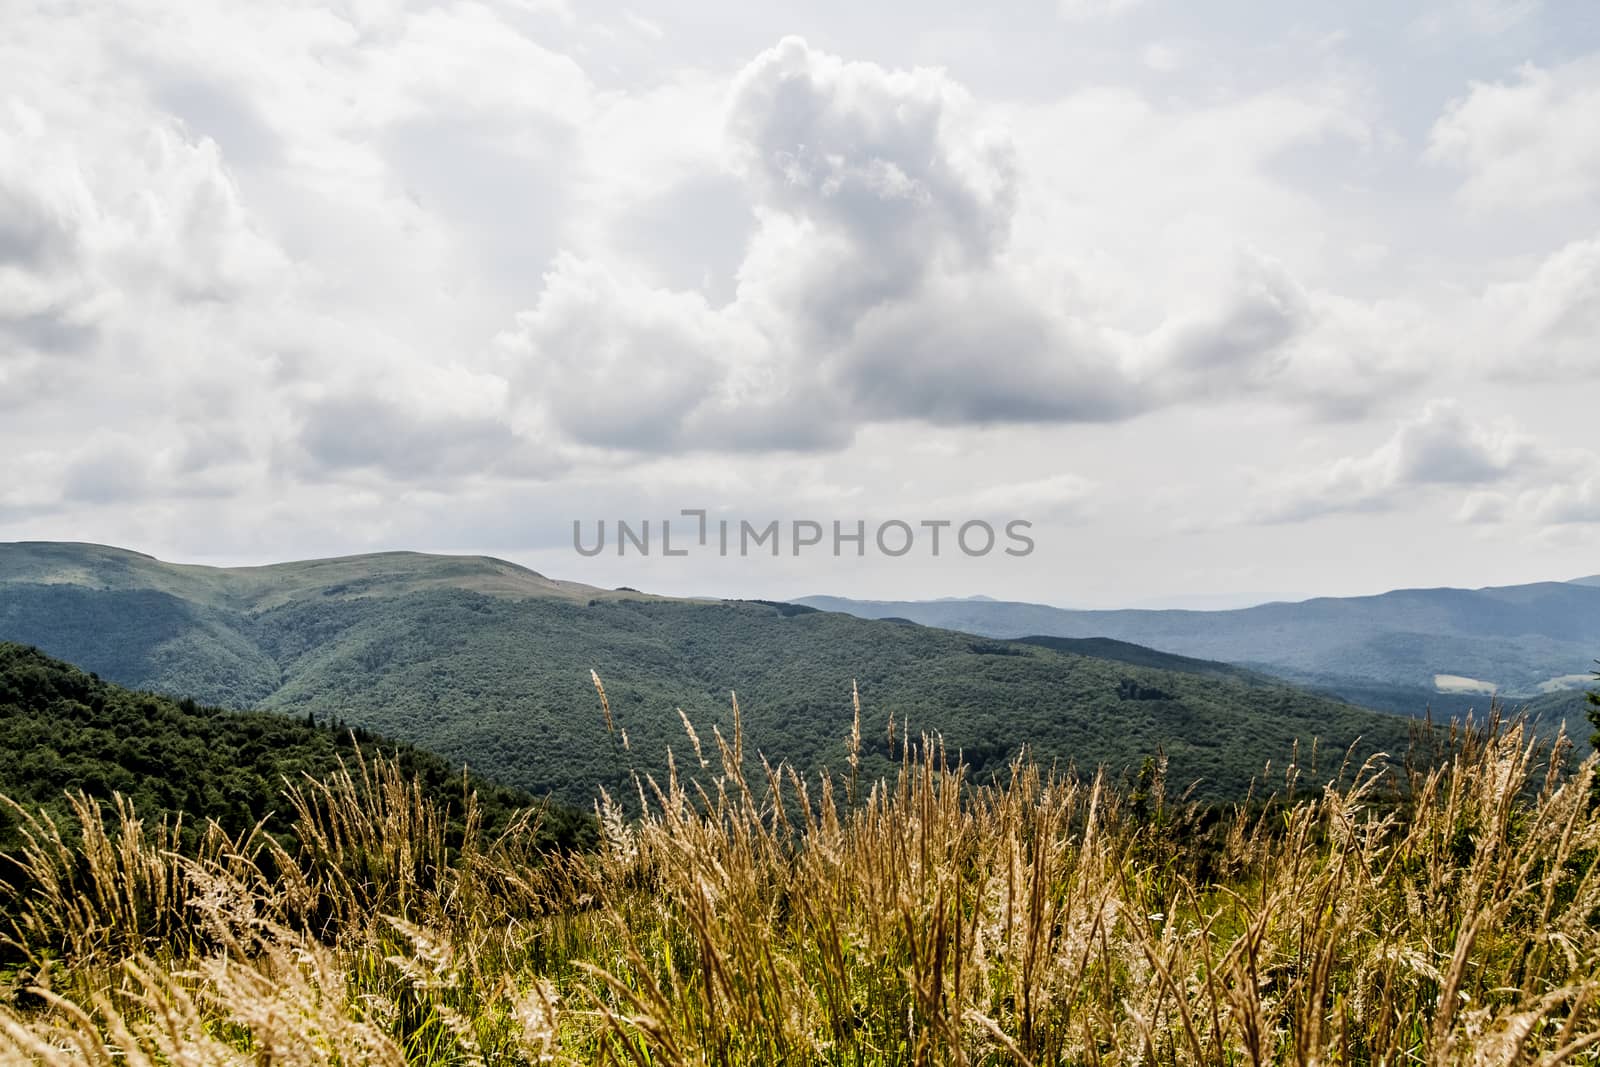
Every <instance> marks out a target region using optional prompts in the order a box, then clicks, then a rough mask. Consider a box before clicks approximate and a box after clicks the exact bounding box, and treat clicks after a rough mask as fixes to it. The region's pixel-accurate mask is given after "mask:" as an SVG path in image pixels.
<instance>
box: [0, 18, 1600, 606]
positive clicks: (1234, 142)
mask: <svg viewBox="0 0 1600 1067" xmlns="http://www.w3.org/2000/svg"><path fill="white" fill-rule="evenodd" d="M0 20H3V24H4V26H5V32H4V33H3V34H0V457H3V459H4V463H3V466H0V540H15V539H64V540H89V541H99V542H105V543H113V544H119V545H124V546H127V547H132V548H137V549H140V550H143V551H147V552H151V553H154V554H156V555H159V556H161V557H163V558H168V559H176V560H184V561H203V562H225V563H255V562H269V561H275V560H281V559H289V558H301V557H307V556H313V555H334V554H345V553H352V552H360V551H369V550H375V549H382V548H416V549H425V550H435V551H475V552H488V553H492V554H495V555H499V556H504V557H507V558H511V559H515V560H518V561H520V562H524V563H528V564H530V565H533V566H535V567H537V568H539V569H540V570H543V571H545V572H546V573H549V574H551V575H553V576H557V577H566V578H574V579H578V580H584V581H590V582H594V583H597V584H603V585H617V584H624V583H626V584H629V585H634V586H639V587H647V588H651V589H656V590H660V591H663V592H672V593H718V594H728V595H759V596H778V597H783V596H796V595H802V594H805V593H820V592H829V593H840V594H849V595H872V596H914V597H932V596H946V595H964V594H970V593H979V592H982V593H988V594H991V595H995V596H1002V597H1015V598H1023V599H1030V600H1038V601H1047V602H1052V603H1060V604H1068V605H1079V604H1082V605H1110V604H1149V603H1185V604H1199V603H1209V602H1215V601H1214V599H1208V598H1216V597H1219V596H1220V597H1223V598H1226V599H1229V600H1230V601H1236V600H1238V599H1249V598H1252V597H1261V596H1270V595H1284V594H1292V595H1311V594H1352V593H1363V592H1372V591H1377V590H1380V589H1385V588H1391V587H1396V586H1405V585H1442V584H1450V585H1469V586H1477V585H1486V584H1501V583H1509V582H1517V581H1531V580H1541V579H1550V578H1567V577H1574V576H1577V575H1580V574H1589V573H1594V572H1597V571H1600V434H1597V433H1596V432H1595V427H1596V426H1597V425H1600V121H1597V120H1596V116H1597V115H1600V7H1597V5H1595V4H1594V3H1593V0H1544V2H1542V3H1541V2H1540V0H1432V2H1429V3H1418V4H1395V3H1392V2H1389V0H1381V2H1371V3H1348V2H1341V3H1326V4H1283V3H1267V2H1248V3H1247V2H1217V3H1207V4H1192V3H1188V2H1186V0H1041V2H1032V0H1029V2H1019V3H1013V4H1010V5H975V4H970V3H959V4H958V3H953V2H948V0H922V2H919V3H915V4H907V3H886V4H873V5H867V4H861V3H859V2H843V0H821V2H818V3H812V4H807V5H779V4H773V3H769V2H764V0H751V2H745V3H738V4H735V3H732V2H729V0H718V2H716V3H710V2H707V0H685V2H684V3H677V4H673V5H672V6H671V7H670V8H665V7H663V8H662V9H657V8H653V7H646V6H643V5H641V6H634V7H628V6H624V5H618V4H614V3H611V2H609V0H595V2H589V3H584V4H579V3H577V2H576V0H571V2H568V0H485V2H446V3H437V4H425V3H413V4H404V3H398V2H394V0H333V2H319V3H313V4H299V3H294V2H281V3H251V4H230V3H213V4H197V3H192V2H191V3H176V2H172V0H124V2H119V3H116V4H82V3H76V2H65V0H44V2H34V0H0ZM684 508H705V509H708V510H709V512H710V514H711V516H712V517H713V518H715V517H718V516H722V517H731V518H734V519H738V518H749V519H754V520H757V521H758V522H761V523H764V522H766V521H767V520H769V519H780V520H785V521H788V520H792V519H797V518H799V519H812V520H816V521H819V522H822V523H825V524H826V523H831V522H832V521H835V520H839V521H842V522H844V523H845V524H846V528H847V529H850V528H853V527H854V524H855V523H856V522H857V521H864V522H867V523H869V527H868V528H869V530H871V529H873V528H875V526H876V524H878V523H881V522H883V521H885V520H887V519H901V520H903V521H906V522H907V523H909V524H912V525H913V526H915V525H916V524H917V523H920V522H922V521H924V520H937V519H949V520H952V521H955V522H961V521H964V520H968V519H974V518H985V519H988V520H990V521H993V522H995V523H997V524H998V523H1001V522H1004V521H1006V520H1009V519H1013V518H1021V519H1026V520H1028V521H1030V522H1032V523H1033V528H1032V530H1033V536H1034V539H1035V543H1036V548H1035V550H1034V552H1033V553H1032V554H1031V555H1028V556H1025V557H1008V556H1005V555H1003V554H1002V553H1000V552H998V551H996V552H993V553H991V554H989V555H987V556H981V557H971V558H969V557H966V556H964V555H962V554H961V553H959V552H956V553H952V552H950V551H949V550H948V545H947V547H946V550H945V551H944V552H943V553H942V554H941V555H940V556H939V557H937V558H935V557H933V556H932V554H931V552H930V551H928V549H927V545H926V541H925V540H924V541H923V542H920V543H919V544H918V545H917V547H916V548H915V549H914V550H913V551H912V552H911V553H908V554H907V555H905V556H903V557H900V558H895V559H888V558H884V557H883V556H882V555H880V554H878V553H877V552H876V551H869V552H868V554H867V555H866V557H864V558H857V557H855V556H854V555H849V554H847V555H846V557H845V558H843V559H835V558H834V557H833V555H832V553H831V551H826V550H825V549H826V548H827V546H826V545H824V549H819V550H814V551H810V552H807V553H804V554H802V556H801V557H799V558H796V557H794V556H793V555H792V554H791V553H790V552H789V551H788V545H787V544H785V546H784V554H783V555H782V556H780V557H779V558H778V559H773V558H771V557H770V556H767V555H764V554H760V555H758V556H757V557H754V558H746V559H739V558H726V559H725V558H721V557H719V556H718V555H717V554H716V553H715V552H712V551H705V550H701V551H698V552H695V553H691V555H690V556H689V557H685V558H672V559H663V558H661V557H660V556H659V552H657V554H654V555H652V556H651V557H650V558H647V559H641V558H638V556H637V555H636V554H634V555H630V556H628V557H625V558H621V559H619V558H617V557H616V556H615V554H614V553H609V552H608V553H605V554H602V555H601V556H597V557H595V558H592V559H588V558H583V557H581V556H579V555H578V554H577V553H575V552H574V551H573V548H572V523H573V521H574V519H581V520H582V521H583V522H584V523H585V531H586V532H585V537H586V538H587V539H591V540H592V537H593V531H594V523H595V521H596V520H598V519H601V518H605V519H607V521H608V524H610V523H614V522H615V520H616V519H618V518H622V519H627V520H629V521H630V522H632V523H634V524H637V523H638V522H639V521H640V520H642V519H645V518H649V519H652V520H653V525H656V526H657V528H659V521H660V519H661V518H663V517H666V516H674V515H678V513H679V511H680V510H681V509H684ZM679 521H680V523H681V524H683V526H684V529H685V531H686V530H687V529H688V526H689V524H690V520H683V519H681V518H680V520H679ZM675 533H676V531H675ZM846 551H847V553H849V552H852V551H853V549H851V548H850V547H849V546H846Z"/></svg>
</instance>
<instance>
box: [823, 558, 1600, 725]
mask: <svg viewBox="0 0 1600 1067" xmlns="http://www.w3.org/2000/svg"><path fill="white" fill-rule="evenodd" d="M797 603H801V604H805V605H808V606H811V607H815V608H818V609H821V610H824V611H842V612H847V613H849V614H852V615H856V616H859V617H861V618H899V619H907V620H911V621H913V622H916V623H920V624H922V625H925V626H936V627H942V628H946V629H952V630H960V631H964V632H967V633H972V634H977V635H982V636H986V637H997V638H1020V637H1034V636H1050V637H1060V638H1110V639H1115V640H1119V641H1126V642H1132V643H1135V644H1139V645H1150V646H1154V647H1156V648H1160V649H1162V650H1163V651H1165V652H1170V653H1174V654H1178V655H1184V656H1194V657H1200V658H1204V659H1211V660H1221V661H1224V662H1227V663H1230V664H1235V665H1238V666H1242V667H1246V668H1249V669H1252V670H1256V671H1260V672H1262V673H1266V674H1270V675H1273V676H1275V677H1278V678H1281V679H1283V680H1285V681H1289V682H1293V683H1294V684H1296V685H1300V686H1306V687H1309V688H1312V689H1314V690H1316V691H1319V692H1325V693H1328V694H1331V695H1335V696H1338V697H1341V698H1343V699H1346V700H1350V701H1352V702H1355V703H1359V704H1362V705H1365V706H1368V707H1374V708H1379V709H1382V710H1385V711H1393V712H1397V713H1401V714H1408V715H1416V714H1420V713H1421V712H1422V711H1423V710H1424V709H1425V708H1429V707H1431V708H1432V709H1433V710H1434V711H1435V712H1436V713H1437V714H1440V715H1451V714H1460V713H1462V712H1464V711H1466V710H1467V709H1468V708H1476V709H1479V710H1482V708H1483V707H1484V705H1485V704H1486V703H1487V701H1488V700H1489V698H1490V696H1491V695H1493V696H1498V697H1499V698H1500V699H1501V700H1502V701H1504V702H1506V703H1507V704H1511V705H1525V706H1527V707H1529V708H1530V709H1531V710H1532V712H1533V714H1534V716H1535V717H1536V718H1538V719H1541V720H1543V721H1554V720H1557V719H1562V718H1564V719H1566V720H1567V722H1568V726H1569V728H1570V729H1572V730H1573V732H1574V733H1577V734H1583V733H1586V732H1587V731H1586V730H1585V729H1583V728H1582V705H1583V693H1582V691H1583V690H1584V689H1585V688H1587V687H1588V686H1590V685H1591V684H1592V683H1593V681H1594V678H1593V674H1592V669H1593V668H1594V666H1595V657H1596V656H1600V576H1596V577H1590V578H1580V579H1577V580H1575V581H1569V582H1537V583H1533V584H1529V585H1514V586H1501V587H1493V588H1485V589H1400V590H1395V591H1393V592H1389V593H1383V594H1381V595H1378V596H1363V597H1342V598H1340V597H1319V598H1316V599H1312V600H1305V601H1301V602H1298V603H1271V604H1261V605H1258V606H1255V607H1249V608H1240V609H1234V610H1229V611H1187V610H1126V611H1083V610H1071V609H1065V608H1055V607H1049V606H1047V605H1043V604H1028V603H1016V602H1009V601H997V600H991V599H988V598H972V599H966V600H955V601H952V600H927V601H875V600H850V599H845V598H842V597H833V596H811V597H803V598H801V599H800V600H798V601H797Z"/></svg>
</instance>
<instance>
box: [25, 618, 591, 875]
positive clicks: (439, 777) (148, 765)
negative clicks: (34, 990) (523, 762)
mask: <svg viewBox="0 0 1600 1067" xmlns="http://www.w3.org/2000/svg"><path fill="white" fill-rule="evenodd" d="M358 743H359V744H361V745H364V746H366V747H367V748H369V749H379V748H382V749H385V750H387V751H389V752H390V753H391V754H392V757H393V759H395V760H396V761H397V764H398V766H399V767H400V769H401V771H402V773H404V774H405V775H406V777H407V778H414V779H416V782H417V786H418V788H419V789H420V790H421V792H422V793H423V795H425V796H426V797H428V798H429V800H430V801H434V802H437V803H439V804H440V805H442V806H443V807H444V809H445V811H446V813H447V816H448V821H449V823H450V825H451V827H452V829H453V831H454V832H457V833H459V832H460V830H461V824H462V816H463V812H462V810H461V808H462V803H461V799H462V793H463V787H464V786H465V785H468V784H470V788H471V789H472V790H473V791H474V792H475V793H476V794H477V807H478V813H479V817H480V819H481V820H482V821H483V822H484V824H485V826H486V827H487V828H489V829H491V830H498V829H500V828H502V827H504V826H505V825H507V824H508V823H509V822H510V820H511V819H512V818H514V817H515V816H516V815H517V813H518V812H519V811H520V810H522V809H526V808H527V807H529V806H530V805H534V804H536V803H538V801H537V798H535V797H534V796H533V795H532V794H530V793H527V792H525V791H523V790H520V789H513V788H509V787H506V786H502V785H498V784H494V783H490V782H487V781H484V780H483V779H480V778H477V777H476V776H472V777H471V778H470V783H469V782H464V781H463V774H462V770H461V767H460V766H459V765H454V766H453V765H451V764H450V763H448V762H446V761H445V760H443V759H441V758H440V757H438V756H436V755H434V754H433V753H431V752H426V751H423V750H421V749H418V748H414V747H412V746H410V745H404V744H395V743H393V742H389V741H387V740H386V739H384V738H382V737H379V736H376V735H373V734H370V733H367V732H366V731H364V730H359V729H358V730H351V729H347V728H345V727H344V726H342V725H340V724H339V723H337V722H336V721H326V720H325V721H322V722H317V721H316V720H315V718H314V717H312V716H310V715H301V716H299V717H290V716H286V715H280V714H273V713H269V712H233V711H225V710H223V709H221V708H214V707H203V706H201V705H198V704H196V703H195V702H194V701H193V700H170V699H168V698H166V697H162V696H158V695H156V694H153V693H139V692H132V691H130V690H127V689H124V688H122V687H121V686H117V685H111V684H109V683H107V682H104V681H102V680H101V679H99V678H97V677H95V676H94V675H91V674H86V673H85V672H83V671H81V670H79V669H78V668H76V667H73V666H71V665H70V664H66V663H62V662H60V661H58V660H54V659H51V658H50V657H48V656H46V655H44V654H43V653H41V652H39V651H38V650H37V649H34V648H26V647H23V646H22V645H16V644H8V643H6V642H3V641H0V795H4V796H8V797H10V798H11V799H12V800H13V801H15V802H16V803H17V804H18V805H21V806H22V807H25V808H28V809H38V808H44V809H45V810H47V811H48V812H49V813H50V814H51V815H52V816H54V817H55V818H57V819H62V818H64V817H67V816H70V815H71V814H72V809H71V807H70V805H69V803H68V799H67V798H68V796H69V795H72V794H77V793H82V794H83V795H84V796H86V797H88V798H90V799H95V800H99V801H102V802H107V803H109V802H111V801H112V800H113V798H114V797H116V796H120V797H121V798H122V799H123V800H124V801H125V802H127V803H129V804H131V805H132V806H133V808H134V809H135V810H137V811H138V813H139V814H140V816H142V817H143V818H144V819H146V820H147V821H157V820H160V819H162V818H167V819H174V820H175V819H176V818H177V817H178V816H179V815H180V814H184V813H186V814H187V815H189V816H190V817H191V820H190V822H189V823H187V824H183V825H180V827H179V829H178V836H179V839H180V843H181V844H183V845H184V846H185V847H192V846H193V845H194V843H195V842H196V840H197V838H198V836H199V834H200V832H201V831H202V830H203V829H204V825H203V823H200V822H197V821H196V817H204V818H206V819H210V820H212V821H214V822H216V823H217V824H218V826H219V828H220V829H221V830H222V831H223V832H224V833H226V834H228V835H229V836H233V837H237V836H238V835H240V834H243V833H245V832H247V831H249V830H251V829H252V828H259V829H261V830H262V831H264V832H266V833H269V834H275V835H280V836H281V835H285V834H287V833H288V831H289V820H288V818H287V814H288V813H287V812H286V811H285V809H284V806H283V803H282V795H281V793H282V787H283V782H284V781H285V780H288V781H300V780H301V779H303V778H306V777H310V778H314V779H322V778H325V777H327V776H328V775H329V774H332V773H334V772H337V771H338V770H339V767H340V762H341V760H348V759H350V758H352V757H353V756H354V755H355V752H356V746H357V744H358ZM543 825H544V827H545V830H546V832H547V834H548V835H549V839H548V841H547V842H546V844H548V845H551V846H555V845H562V844H567V845H570V844H576V843H581V842H585V841H592V840H593V828H592V826H591V825H590V821H589V820H588V819H587V818H586V817H584V815H583V814H582V813H580V812H579V811H577V810H575V809H572V808H567V807H561V806H559V805H551V806H550V808H549V810H548V811H547V812H546V817H545V820H544V823H543ZM20 844H21V838H20V837H19V827H18V823H17V819H16V818H15V817H14V815H13V812H12V811H11V810H8V809H7V808H5V807H4V806H0V853H5V852H10V851H14V850H15V849H16V848H17V847H18V846H19V845H20ZM4 873H5V866H4V864H3V862H0V877H4Z"/></svg>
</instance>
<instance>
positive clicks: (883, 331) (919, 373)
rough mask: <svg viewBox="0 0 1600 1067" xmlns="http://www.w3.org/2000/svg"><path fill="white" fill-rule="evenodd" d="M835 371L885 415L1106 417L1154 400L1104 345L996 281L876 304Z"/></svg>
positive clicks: (871, 410)
mask: <svg viewBox="0 0 1600 1067" xmlns="http://www.w3.org/2000/svg"><path fill="white" fill-rule="evenodd" d="M835 374H836V376H837V384H838V385H840V386H841V387H842V391H843V392H844V393H845V394H846V395H848V396H850V397H852V398H853V400H854V402H855V404H856V405H857V407H858V408H859V409H860V410H861V411H863V412H864V413H865V414H867V415H870V416H875V417H888V418H925V419H928V420H929V421H932V422H938V423H949V424H959V423H967V422H977V423H989V422H1029V421H1038V422H1047V421H1075V422H1104V421H1113V420H1116V419H1120V418H1125V417H1127V416H1129V415H1131V414H1134V413H1135V412H1137V411H1139V410H1141V409H1142V408H1143V407H1145V406H1147V405H1148V400H1147V399H1146V398H1145V397H1143V396H1141V395H1140V391H1139V390H1138V389H1137V388H1136V387H1135V386H1134V385H1133V383H1132V382H1131V381H1130V380H1129V379H1128V378H1127V377H1126V375H1125V374H1124V373H1123V372H1122V370H1121V369H1120V367H1119V366H1118V363H1117V360H1116V358H1115V355H1114V354H1113V353H1111V352H1110V351H1108V350H1107V349H1106V347H1105V346H1104V344H1102V343H1100V342H1098V341H1097V340H1096V339H1095V338H1093V337H1092V336H1089V335H1088V332H1087V331H1084V330H1081V329H1078V330H1073V329H1071V328H1070V325H1069V324H1064V323H1059V322H1057V321H1054V320H1053V319H1051V318H1050V317H1049V316H1047V315H1045V314H1043V313H1041V312H1040V310H1039V309H1038V308H1035V307H1033V306H1031V305H1030V304H1029V303H1028V302H1027V301H1026V300H1023V299H1020V298H1019V297H1018V296H1017V295H1016V294H1015V293H1014V292H1011V291H1009V290H1008V289H1006V288H1005V287H1003V286H1000V285H996V284H989V285H973V286H970V287H966V288H958V289H956V290H954V291H948V290H946V291H941V290H940V289H939V288H938V287H935V289H934V290H933V291H931V292H930V293H929V294H928V295H927V298H926V302H925V303H919V304H911V305H899V306H886V307H882V308H878V309H875V310H874V311H873V312H871V313H869V314H868V315H867V316H865V318H864V319H863V321H862V323H861V325H860V327H859V328H858V329H857V331H856V336H855V338H854V340H853V343H852V344H851V345H850V347H849V348H848V349H847V350H846V352H845V354H844V355H843V357H842V358H841V360H840V362H839V364H838V365H837V368H836V370H835Z"/></svg>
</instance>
